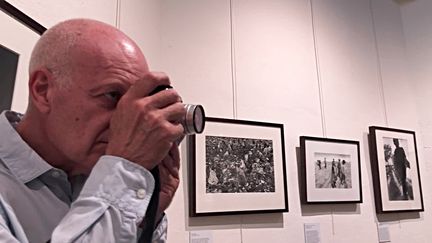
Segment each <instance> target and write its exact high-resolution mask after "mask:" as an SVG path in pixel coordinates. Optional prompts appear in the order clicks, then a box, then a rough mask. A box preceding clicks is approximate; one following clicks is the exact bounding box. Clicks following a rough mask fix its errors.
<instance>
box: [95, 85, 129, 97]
mask: <svg viewBox="0 0 432 243" xmlns="http://www.w3.org/2000/svg"><path fill="white" fill-rule="evenodd" d="M129 87H130V85H128V84H126V83H123V82H111V83H104V84H98V85H95V86H94V87H92V88H90V89H89V92H90V93H91V94H93V93H97V92H100V91H108V90H111V91H112V90H116V91H119V92H121V93H126V91H127V90H128V89H129Z"/></svg>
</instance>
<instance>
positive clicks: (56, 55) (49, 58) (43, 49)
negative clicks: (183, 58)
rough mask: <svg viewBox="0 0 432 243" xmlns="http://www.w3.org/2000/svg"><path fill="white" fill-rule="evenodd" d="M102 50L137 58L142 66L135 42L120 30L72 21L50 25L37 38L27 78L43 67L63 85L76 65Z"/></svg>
mask: <svg viewBox="0 0 432 243" xmlns="http://www.w3.org/2000/svg"><path fill="white" fill-rule="evenodd" d="M104 48H109V49H112V48H117V49H118V50H119V51H122V52H124V53H126V55H127V53H130V54H131V55H138V56H140V58H142V59H143V60H144V63H145V59H144V56H143V55H142V53H141V51H140V50H139V48H138V46H137V45H136V44H135V42H134V41H133V40H131V39H130V38H129V37H128V36H126V35H125V34H124V33H123V32H121V31H120V30H118V29H116V28H115V27H113V26H111V25H108V24H105V23H102V22H99V21H96V20H90V19H72V20H67V21H64V22H61V23H59V24H57V25H55V26H53V27H52V28H50V29H48V30H47V31H46V32H45V33H44V34H43V35H42V36H41V38H40V39H39V41H38V42H37V43H36V46H35V48H34V49H33V52H32V55H31V59H30V66H29V73H30V76H31V75H32V73H34V72H35V71H37V70H40V69H43V68H45V69H47V70H48V71H50V72H51V73H52V74H53V75H54V77H55V80H56V81H57V82H58V83H59V84H61V85H67V84H68V83H69V82H71V80H72V75H73V72H74V71H76V68H77V67H78V66H79V65H77V62H82V61H83V60H91V58H92V57H93V56H95V55H99V54H100V53H101V52H104ZM145 65H147V64H145Z"/></svg>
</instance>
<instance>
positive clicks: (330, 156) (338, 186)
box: [300, 136, 363, 204]
mask: <svg viewBox="0 0 432 243" xmlns="http://www.w3.org/2000/svg"><path fill="white" fill-rule="evenodd" d="M300 157H301V158H300V167H301V168H300V171H301V175H302V180H303V185H302V186H303V188H302V193H303V195H302V202H303V203H306V204H325V203H362V202H363V193H362V183H361V160H360V143H359V142H358V141H352V140H343V139H334V138H322V137H311V136H301V137H300Z"/></svg>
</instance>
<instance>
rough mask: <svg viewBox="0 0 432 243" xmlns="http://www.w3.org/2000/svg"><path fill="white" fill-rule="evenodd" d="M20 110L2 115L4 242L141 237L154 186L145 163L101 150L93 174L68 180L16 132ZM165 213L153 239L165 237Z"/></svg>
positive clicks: (0, 222)
mask: <svg viewBox="0 0 432 243" xmlns="http://www.w3.org/2000/svg"><path fill="white" fill-rule="evenodd" d="M20 119H21V115H20V114H18V113H15V112H11V111H7V112H3V113H2V114H1V115H0V242H2V243H6V242H7V243H8V242H22V243H27V242H32V243H33V242H36V243H38V242H47V241H48V240H51V242H52V243H57V242H58V243H65V242H136V241H137V231H138V225H139V223H140V222H141V221H142V219H143V217H144V215H145V212H146V210H147V206H148V204H149V202H150V198H151V195H152V192H153V189H154V179H153V176H152V175H151V173H150V172H149V171H148V170H146V169H145V168H143V167H141V166H139V165H136V164H134V163H132V162H130V161H128V160H126V159H123V158H120V157H115V156H102V157H101V158H100V159H99V161H98V162H97V164H96V165H95V167H94V168H93V170H92V172H91V174H90V175H89V177H88V178H86V177H84V176H78V177H75V178H71V180H70V181H69V180H68V179H67V175H66V173H65V172H64V171H62V170H59V169H56V168H54V167H52V166H51V165H49V164H48V163H47V162H46V161H44V160H43V159H42V158H41V157H40V156H39V155H38V154H37V153H36V152H35V151H34V150H33V149H32V148H31V147H30V146H29V145H27V144H26V143H25V141H24V140H22V138H21V137H20V135H19V134H18V133H17V132H16V130H15V128H14V126H15V125H16V124H17V123H18V122H19V121H20ZM166 230H167V220H166V217H164V218H163V219H162V221H161V222H160V223H159V225H158V227H157V228H156V230H155V232H154V234H153V242H166Z"/></svg>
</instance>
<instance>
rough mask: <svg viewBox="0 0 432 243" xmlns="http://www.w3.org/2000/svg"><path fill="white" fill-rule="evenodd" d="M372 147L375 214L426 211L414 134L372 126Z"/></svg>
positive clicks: (370, 137)
mask: <svg viewBox="0 0 432 243" xmlns="http://www.w3.org/2000/svg"><path fill="white" fill-rule="evenodd" d="M369 147H370V159H371V167H372V178H373V184H374V197H375V208H376V212H377V213H394V212H420V211H424V205H423V192H422V187H421V178H420V168H419V160H418V154H417V142H416V136H415V132H414V131H410V130H403V129H397V128H388V127H379V126H370V127H369Z"/></svg>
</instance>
